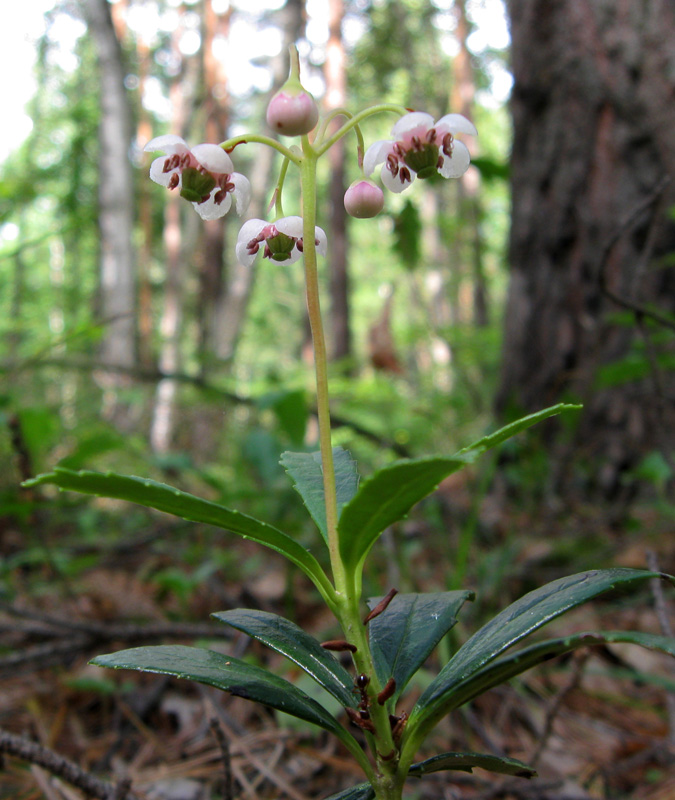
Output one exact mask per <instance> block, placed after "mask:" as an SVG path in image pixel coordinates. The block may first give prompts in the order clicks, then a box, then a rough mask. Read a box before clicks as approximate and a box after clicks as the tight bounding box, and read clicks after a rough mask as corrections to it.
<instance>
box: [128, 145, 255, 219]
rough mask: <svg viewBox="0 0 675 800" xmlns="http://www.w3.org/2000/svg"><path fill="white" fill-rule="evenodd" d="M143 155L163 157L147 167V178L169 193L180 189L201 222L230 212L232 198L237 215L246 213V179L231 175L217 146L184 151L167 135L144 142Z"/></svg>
mask: <svg viewBox="0 0 675 800" xmlns="http://www.w3.org/2000/svg"><path fill="white" fill-rule="evenodd" d="M143 149H144V150H145V151H146V152H152V151H155V150H159V151H160V152H162V153H166V155H164V156H160V158H156V159H155V160H154V161H153V162H152V164H151V165H150V177H151V178H152V180H153V181H155V183H159V184H161V185H162V186H166V187H167V188H169V189H176V188H180V195H181V197H184V198H185V199H186V200H189V201H190V202H191V203H192V205H193V206H194V207H195V209H196V211H197V213H198V214H199V216H200V217H201V218H202V219H218V218H219V217H222V216H224V215H225V214H227V212H228V211H229V210H230V207H231V205H232V197H234V205H235V208H236V211H237V214H239V215H240V216H241V215H242V214H244V213H245V212H246V209H247V208H248V204H249V202H250V200H251V185H250V183H249V182H248V179H247V178H245V177H244V176H243V175H240V174H239V173H238V172H234V165H233V164H232V159H231V158H230V157H229V156H228V154H227V153H226V152H225V151H224V150H223V148H222V147H219V146H218V145H217V144H198V145H195V147H192V148H190V147H188V145H187V144H186V143H185V141H184V140H183V139H181V138H180V136H176V135H175V134H173V133H168V134H166V135H165V136H158V137H157V138H155V139H152V141H150V142H148V143H147V144H146V145H145V147H144V148H143Z"/></svg>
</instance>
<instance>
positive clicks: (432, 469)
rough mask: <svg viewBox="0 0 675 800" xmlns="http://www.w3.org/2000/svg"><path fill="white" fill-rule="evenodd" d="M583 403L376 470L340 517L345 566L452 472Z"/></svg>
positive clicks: (358, 563) (357, 561)
mask: <svg viewBox="0 0 675 800" xmlns="http://www.w3.org/2000/svg"><path fill="white" fill-rule="evenodd" d="M579 407H580V406H574V405H568V404H565V403H559V404H558V405H556V406H552V407H551V408H546V409H544V410H542V411H539V412H537V413H536V414H530V415H528V416H526V417H523V418H522V419H519V420H516V421H515V422H512V423H510V424H509V425H506V426H505V427H503V428H500V430H498V431H496V432H495V433H492V434H490V435H489V436H484V437H483V438H482V439H479V440H478V441H477V442H474V443H473V444H471V445H469V446H468V447H465V448H464V449H463V450H460V452H459V453H457V454H455V455H454V456H449V457H441V456H431V457H427V458H417V459H409V460H402V461H396V462H394V463H393V464H391V465H390V466H388V467H384V469H381V470H379V471H378V472H376V473H375V474H374V475H372V476H371V477H370V478H368V479H367V480H365V481H364V482H363V483H362V484H361V486H360V488H359V490H358V492H357V493H356V495H355V496H354V497H353V498H352V499H351V500H350V501H349V502H348V503H347V504H346V505H345V507H344V509H343V511H342V515H341V516H340V522H339V525H338V531H339V536H340V553H341V555H342V558H343V561H344V563H345V565H346V568H347V570H348V571H352V572H353V573H354V574H357V575H358V574H359V573H360V569H361V567H362V565H363V561H364V559H365V557H366V555H367V554H368V551H369V550H370V548H371V547H372V546H373V544H374V543H375V542H376V541H377V539H378V537H379V536H380V534H381V533H382V531H384V530H385V528H387V527H388V526H389V525H392V524H393V523H394V522H397V521H398V520H400V519H403V518H404V517H405V516H406V515H407V514H408V512H409V511H410V509H411V508H412V507H413V506H414V505H415V504H416V503H419V501H420V500H423V499H424V498H425V497H426V496H427V495H428V494H430V493H431V492H433V491H434V489H436V488H437V487H438V484H439V483H440V482H441V481H442V480H444V479H445V478H447V477H448V475H451V474H452V473H453V472H457V471H458V470H460V469H462V467H464V466H466V465H467V464H470V463H472V462H473V461H474V460H475V459H476V458H477V457H478V456H480V455H482V454H483V453H484V452H485V451H486V450H489V449H490V448H492V447H496V446H497V445H499V444H501V443H502V442H504V441H506V440H507V439H509V438H511V437H512V436H515V435H516V434H518V433H520V432H521V431H524V430H525V429H526V428H529V427H530V426H532V425H535V424H536V423H537V422H541V421H542V420H544V419H546V418H547V417H551V416H553V415H555V414H559V413H560V412H561V411H567V410H571V409H577V408H579Z"/></svg>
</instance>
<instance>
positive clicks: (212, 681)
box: [91, 645, 363, 758]
mask: <svg viewBox="0 0 675 800" xmlns="http://www.w3.org/2000/svg"><path fill="white" fill-rule="evenodd" d="M91 663H92V664H96V665H97V666H99V667H112V668H113V669H135V670H140V671H141V672H154V673H158V674H160V675H175V676H176V677H177V678H187V679H188V680H193V681H197V682H198V683H204V684H206V685H208V686H214V687H215V688H216V689H222V690H223V691H226V692H230V693H231V694H233V695H236V696H237V697H243V698H245V699H246V700H252V701H254V702H256V703H262V704H263V705H266V706H269V707H270V708H274V709H277V710H278V711H283V712H285V713H286V714H290V715H291V716H293V717H298V718H299V719H303V720H305V721H306V722H311V723H312V724H314V725H317V726H318V727H320V728H324V729H325V730H327V731H330V732H331V733H333V734H335V736H337V737H338V738H339V739H340V740H341V741H342V742H344V744H345V745H346V746H347V747H348V748H349V749H350V751H351V752H353V753H354V752H355V751H358V752H359V753H360V754H361V758H362V757H363V754H362V752H361V750H360V748H359V746H358V744H357V743H356V741H355V740H354V738H353V737H352V736H351V734H350V733H348V732H347V730H345V728H343V727H342V726H341V725H340V724H339V723H338V721H337V720H336V719H335V717H333V715H332V714H329V713H328V712H327V711H326V709H324V708H323V707H322V706H321V705H319V703H317V702H316V700H312V698H311V697H308V696H307V695H306V694H305V693H304V692H302V691H301V690H300V689H298V688H297V687H295V686H293V684H292V683H289V682H288V681H287V680H284V679H283V678H280V677H279V676H278V675H275V674H274V673H273V672H268V671H267V670H265V669H262V668H261V667H256V666H254V665H252V664H247V663H246V662H245V661H240V660H239V659H236V658H231V657H230V656H226V655H223V654H222V653H216V652H215V651H213V650H204V649H201V648H198V647H185V646H183V645H161V646H159V647H134V648H132V649H130V650H121V651H120V652H118V653H109V654H108V655H102V656H96V658H94V659H92V662H91Z"/></svg>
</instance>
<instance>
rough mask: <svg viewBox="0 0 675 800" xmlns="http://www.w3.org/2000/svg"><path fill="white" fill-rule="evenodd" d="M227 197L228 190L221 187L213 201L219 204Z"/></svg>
mask: <svg viewBox="0 0 675 800" xmlns="http://www.w3.org/2000/svg"><path fill="white" fill-rule="evenodd" d="M226 197H227V192H226V191H225V190H224V189H219V190H218V191H217V192H216V193H215V194H214V196H213V202H214V203H215V204H216V205H217V206H219V205H220V204H221V203H222V202H223V200H224V199H225V198H226Z"/></svg>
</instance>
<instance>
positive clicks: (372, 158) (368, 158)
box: [363, 140, 394, 175]
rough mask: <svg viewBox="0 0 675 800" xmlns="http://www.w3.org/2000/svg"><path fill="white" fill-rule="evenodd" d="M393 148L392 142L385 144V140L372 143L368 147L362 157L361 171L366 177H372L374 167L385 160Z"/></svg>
mask: <svg viewBox="0 0 675 800" xmlns="http://www.w3.org/2000/svg"><path fill="white" fill-rule="evenodd" d="M393 146H394V143H393V142H387V141H385V140H381V141H379V142H374V143H373V144H371V145H370V147H369V148H368V149H367V150H366V154H365V156H364V157H363V171H364V172H365V173H366V175H372V172H373V170H374V169H375V167H376V166H377V165H378V164H381V163H382V162H383V161H386V160H387V156H388V155H389V153H390V152H391V150H392V148H393Z"/></svg>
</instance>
